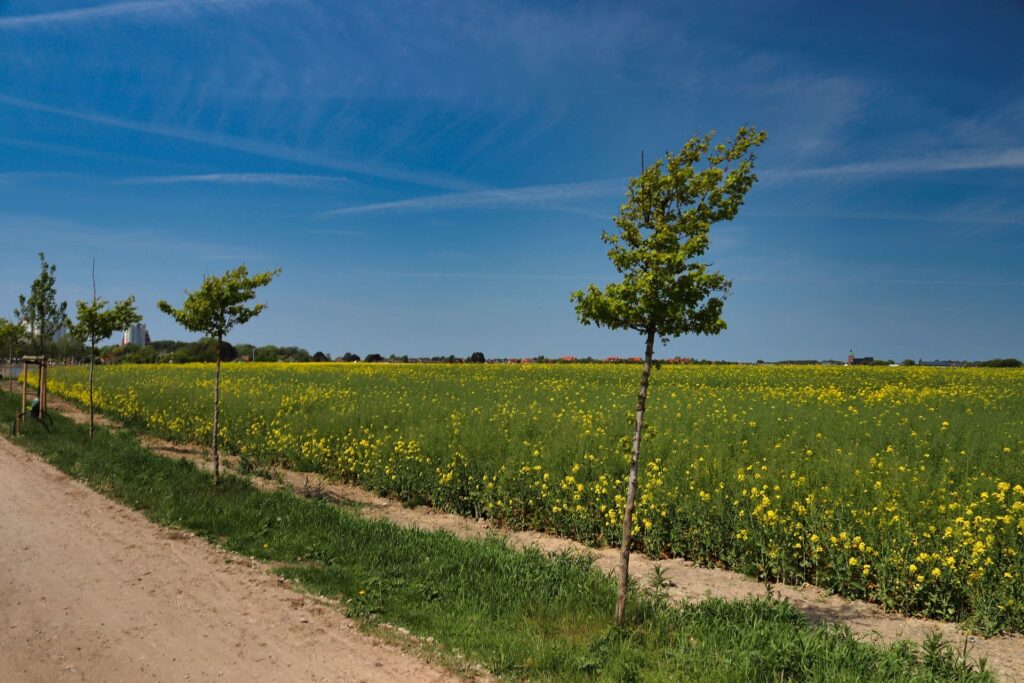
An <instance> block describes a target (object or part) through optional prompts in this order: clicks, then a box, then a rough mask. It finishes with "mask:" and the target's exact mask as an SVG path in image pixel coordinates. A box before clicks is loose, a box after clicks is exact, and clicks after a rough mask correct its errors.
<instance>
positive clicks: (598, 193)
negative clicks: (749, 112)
mask: <svg viewBox="0 0 1024 683" xmlns="http://www.w3.org/2000/svg"><path fill="white" fill-rule="evenodd" d="M624 186H625V180H624V179H622V178H615V179H609V180H595V181H591V182H585V183H563V184H556V185H531V186H528V187H517V188H511V189H501V190H477V191H474V192H451V193H448V194H439V195H430V196H427V197H414V198H412V199H400V200H398V201H393V202H379V203H376V204H360V205H357V206H346V207H342V208H340V209H333V210H331V211H325V212H323V213H322V214H321V215H324V216H338V215H345V214H354V213H372V212H379V211H431V210H435V209H469V208H478V207H494V206H513V207H515V206H519V207H533V206H538V207H547V208H560V207H558V204H559V203H561V202H566V201H570V200H575V199H585V198H589V197H607V196H611V195H615V194H621V193H622V188H623V187H624Z"/></svg>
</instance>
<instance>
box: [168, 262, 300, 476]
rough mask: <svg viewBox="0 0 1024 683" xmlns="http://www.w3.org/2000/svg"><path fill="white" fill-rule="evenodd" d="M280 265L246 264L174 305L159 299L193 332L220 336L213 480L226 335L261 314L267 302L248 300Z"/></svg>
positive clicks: (216, 472) (217, 473) (206, 282)
mask: <svg viewBox="0 0 1024 683" xmlns="http://www.w3.org/2000/svg"><path fill="white" fill-rule="evenodd" d="M280 272H281V269H280V268H278V269H277V270H272V271H269V272H266V273H258V274H256V275H252V276H250V275H249V270H248V269H247V268H246V267H245V266H244V265H243V266H239V267H237V268H235V269H234V270H229V271H228V272H226V273H224V275H221V276H219V277H218V276H215V275H210V276H207V277H205V278H203V284H202V285H200V286H199V289H197V290H196V291H194V292H185V294H186V296H185V303H184V304H182V306H181V308H174V307H173V306H171V305H170V304H169V303H167V302H166V301H159V302H157V308H159V309H160V310H161V311H163V312H164V313H166V314H167V315H169V316H171V317H172V318H174V319H175V320H176V321H178V324H179V325H181V326H182V327H184V328H185V329H186V330H189V331H191V332H202V333H204V334H207V335H209V336H210V337H212V338H214V339H216V340H217V374H216V376H215V379H214V384H213V482H214V484H218V483H220V455H219V452H218V449H217V446H218V439H219V436H220V434H219V428H220V363H221V348H222V345H223V342H224V337H225V336H227V333H228V332H230V331H231V329H232V328H234V327H235V326H236V325H243V324H245V323H246V322H248V321H249V320H251V319H252V318H255V317H256V316H257V315H259V314H260V313H261V312H262V311H263V309H264V308H266V307H267V305H266V304H255V305H253V306H247V305H246V304H247V303H248V302H249V301H251V300H252V299H253V298H255V296H256V290H257V289H258V288H259V287H264V286H266V285H268V284H270V282H271V280H273V279H274V278H275V277H276V276H277V275H278V274H279V273H280Z"/></svg>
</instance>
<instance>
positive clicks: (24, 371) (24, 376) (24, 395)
mask: <svg viewBox="0 0 1024 683" xmlns="http://www.w3.org/2000/svg"><path fill="white" fill-rule="evenodd" d="M27 405H28V361H26V360H22V361H21V412H20V413H19V414H18V419H17V420H15V425H14V432H15V434H16V435H17V436H21V419H22V418H21V416H22V415H24V414H25V407H26V406H27Z"/></svg>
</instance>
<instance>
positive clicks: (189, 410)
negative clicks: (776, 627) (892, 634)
mask: <svg viewBox="0 0 1024 683" xmlns="http://www.w3.org/2000/svg"><path fill="white" fill-rule="evenodd" d="M638 375H639V368H637V367H636V366H623V365H613V366H595V365H536V366H529V365H526V366H494V365H486V366H478V365H477V366H470V365H428V366H419V365H411V364H410V365H397V364H396V365H380V364H373V365H361V364H345V365H340V364H339V365H333V364H313V365H303V366H295V365H289V364H256V365H230V366H228V367H227V368H226V369H225V374H224V391H225V394H227V395H228V396H229V398H230V400H229V401H227V406H228V407H227V408H226V409H225V413H224V420H223V422H222V424H221V432H222V433H221V437H222V443H224V444H225V445H226V447H227V448H228V449H230V450H231V451H233V452H235V453H237V454H239V455H240V456H241V457H242V458H243V462H244V463H245V464H246V467H248V468H249V469H251V470H257V469H260V468H263V467H266V466H268V465H271V464H282V465H286V466H289V467H292V468H296V469H300V470H315V471H320V472H324V473H327V474H329V475H332V476H337V477H340V478H343V479H345V480H347V481H351V482H355V483H358V484H360V485H362V486H364V487H366V488H368V489H371V490H374V491H378V492H381V493H386V494H389V495H393V496H396V497H399V498H402V499H404V500H408V501H411V502H417V503H419V502H425V503H430V504H431V505H434V506H436V507H438V508H440V509H444V510H450V511H455V512H458V513H461V514H466V515H475V516H483V517H488V518H492V519H495V520H497V521H500V522H501V523H502V524H505V525H507V526H509V527H512V528H529V529H538V530H542V531H548V532H552V533H557V534H560V535H563V536H568V537H571V538H575V539H579V540H581V541H584V542H586V543H589V544H593V545H599V546H601V545H615V544H617V543H618V542H619V540H620V535H621V520H622V510H623V507H624V500H623V496H622V492H623V489H624V487H623V481H624V478H625V477H626V476H627V472H628V466H629V447H630V444H629V441H628V437H626V438H624V435H627V434H629V433H630V425H631V424H632V421H633V420H634V419H635V418H634V415H633V409H634V406H633V402H634V400H635V396H634V392H635V385H636V381H637V377H638ZM1022 380H1024V374H1022V372H1021V371H1020V370H1015V369H950V368H915V367H909V368H859V367H856V368H847V367H836V368H826V367H795V366H794V367H790V366H766V367H754V366H665V367H663V368H662V369H661V370H659V371H656V372H655V373H654V376H653V378H652V383H653V384H654V385H655V386H656V387H657V390H656V391H655V392H654V393H652V398H651V400H650V402H649V404H648V425H649V426H648V431H647V433H646V436H645V452H644V458H643V460H642V462H641V467H642V468H643V473H644V476H643V477H642V479H641V486H640V490H639V492H638V497H637V516H636V518H635V520H634V529H633V531H634V534H635V541H634V543H635V545H634V547H635V548H636V549H641V550H643V551H645V552H647V553H649V554H650V555H652V556H655V557H677V556H681V557H686V558H689V559H691V560H693V561H695V562H698V563H700V564H703V565H708V566H724V567H729V568H733V569H736V570H739V571H742V572H745V573H748V574H751V575H753V576H757V577H761V578H764V579H779V580H784V581H787V582H793V583H801V582H804V581H806V582H810V583H813V584H816V585H819V586H822V587H824V588H828V589H831V590H833V591H835V592H837V593H839V594H842V595H844V596H848V597H851V598H862V599H867V600H872V601H875V602H878V603H881V604H883V605H885V606H886V607H888V608H890V609H895V610H899V611H902V612H904V613H908V614H918V615H924V616H929V617H935V618H940V619H947V620H955V621H962V622H967V623H968V624H969V625H972V626H973V627H975V628H977V629H978V630H980V631H982V632H985V633H993V632H999V631H1015V632H1021V631H1024V486H1022V484H1024V475H1022V472H1024V469H1022V466H1024V382H1022ZM50 381H51V390H53V391H56V392H58V393H62V394H64V395H66V396H69V397H72V398H74V399H78V400H81V399H83V398H84V395H85V394H84V392H85V388H86V376H85V372H84V370H83V369H81V368H57V369H55V371H54V372H53V373H52V375H51V380H50ZM212 382H213V368H212V367H211V366H208V365H191V366H173V367H169V366H163V367H155V366H113V367H104V368H101V370H100V372H98V375H97V405H98V406H100V408H101V409H102V410H104V411H106V412H108V413H109V414H111V415H114V416H117V417H120V418H122V419H124V420H126V421H127V422H128V423H129V424H131V425H134V426H135V427H137V428H140V429H145V430H148V431H150V432H153V433H156V434H158V435H161V436H164V437H168V438H171V439H177V440H182V441H193V442H196V443H207V442H208V441H209V437H210V434H211V426H210V418H209V416H208V415H207V414H206V412H207V411H206V410H205V408H206V396H207V395H208V394H209V392H210V387H211V386H212Z"/></svg>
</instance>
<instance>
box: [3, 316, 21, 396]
mask: <svg viewBox="0 0 1024 683" xmlns="http://www.w3.org/2000/svg"><path fill="white" fill-rule="evenodd" d="M24 341H25V328H24V327H23V326H22V325H20V324H18V323H16V322H11V321H10V320H7V319H6V318H0V352H6V354H7V381H8V391H10V392H12V393H13V392H14V352H15V351H16V350H17V349H19V348H20V347H21V344H22V342H24Z"/></svg>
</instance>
